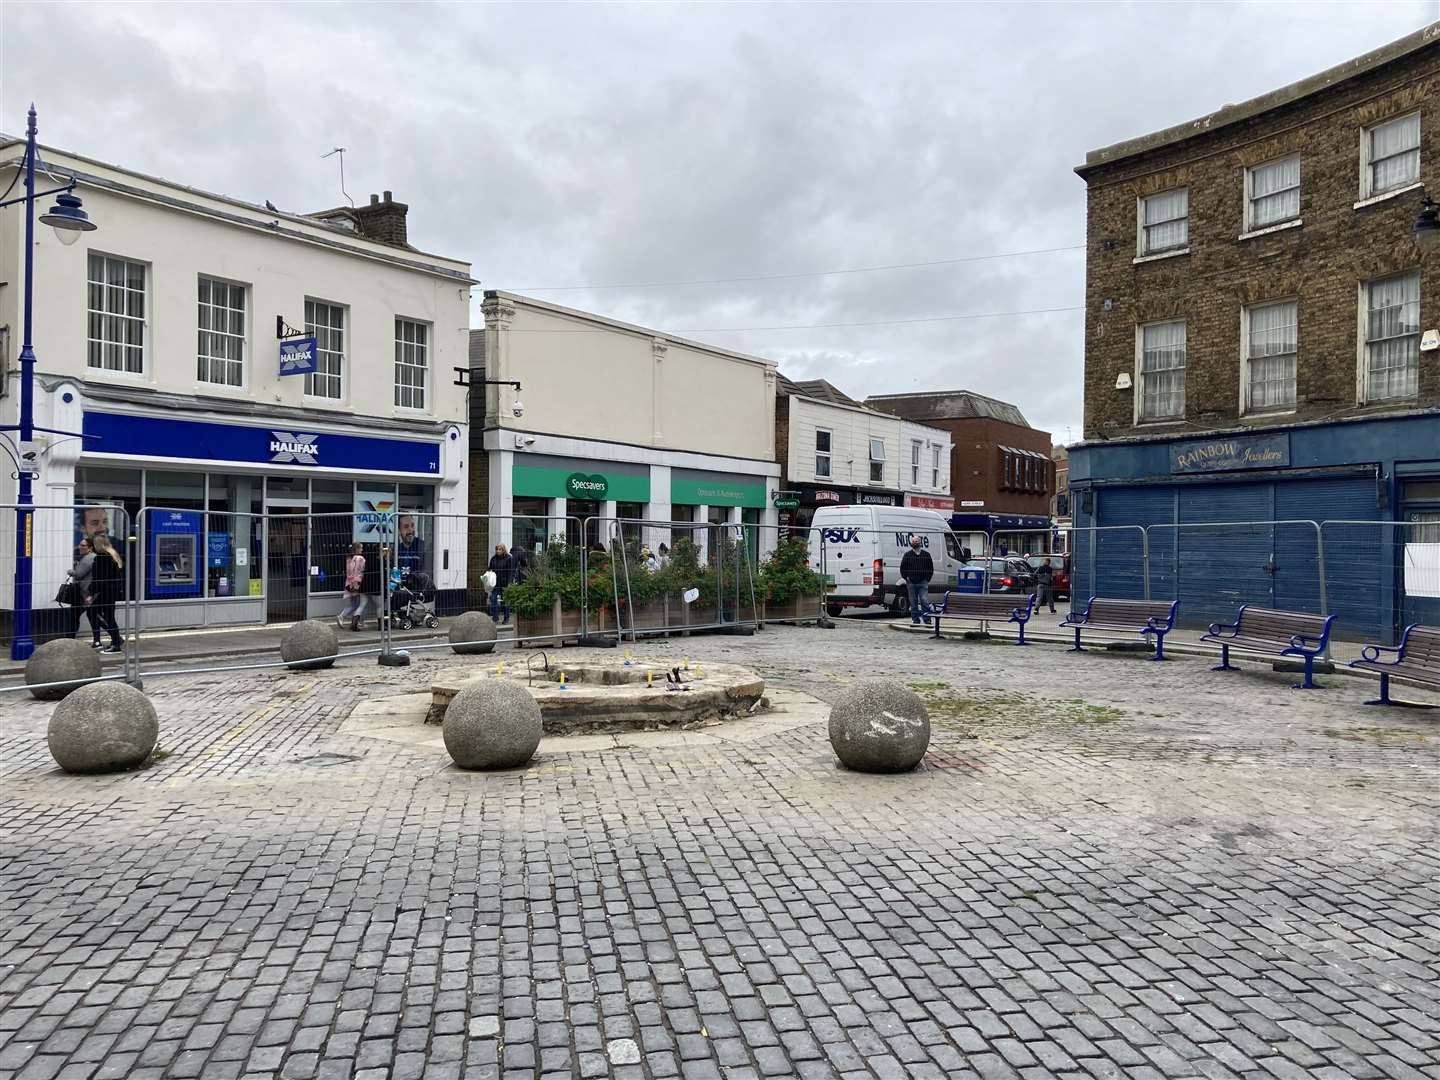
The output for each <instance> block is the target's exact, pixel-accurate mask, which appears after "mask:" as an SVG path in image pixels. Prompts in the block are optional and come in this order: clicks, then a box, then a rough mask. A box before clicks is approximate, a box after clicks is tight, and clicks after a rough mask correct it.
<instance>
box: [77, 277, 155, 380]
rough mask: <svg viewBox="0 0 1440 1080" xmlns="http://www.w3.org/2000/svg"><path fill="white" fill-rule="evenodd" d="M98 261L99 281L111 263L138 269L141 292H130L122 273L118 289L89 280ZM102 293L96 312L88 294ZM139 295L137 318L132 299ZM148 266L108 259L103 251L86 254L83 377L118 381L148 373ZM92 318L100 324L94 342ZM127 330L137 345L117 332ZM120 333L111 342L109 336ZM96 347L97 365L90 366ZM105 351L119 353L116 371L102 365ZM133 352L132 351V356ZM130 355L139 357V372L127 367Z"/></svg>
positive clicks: (104, 363) (140, 377)
mask: <svg viewBox="0 0 1440 1080" xmlns="http://www.w3.org/2000/svg"><path fill="white" fill-rule="evenodd" d="M94 259H99V260H101V268H102V269H101V275H102V279H103V278H105V275H106V274H107V272H108V271H109V269H110V266H111V264H112V263H118V264H120V266H122V267H126V268H128V267H132V266H133V267H138V268H139V269H140V275H141V285H140V288H139V289H138V290H137V289H132V288H130V286H129V284H128V280H129V273H128V270H127V271H126V272H125V274H124V277H123V278H122V283H121V284H119V285H112V284H108V283H107V281H106V280H101V281H98V282H97V281H96V280H95V279H94V278H93V277H92V276H91V269H92V268H91V260H94ZM97 287H98V288H99V289H100V290H101V300H100V307H99V308H96V307H94V306H92V303H91V299H92V298H91V290H92V289H93V288H97ZM137 292H138V294H139V297H140V300H139V307H140V314H139V315H132V314H130V308H131V299H132V297H133V295H134V294H136V293H137ZM117 300H118V301H119V302H120V303H119V307H118V308H115V309H114V310H112V307H114V303H115V301H117ZM149 312H150V264H149V263H145V262H140V261H139V260H138V259H127V258H125V256H123V255H108V254H106V253H105V252H103V251H89V252H87V253H86V257H85V373H86V375H87V376H90V375H105V376H112V377H115V378H121V379H143V378H145V377H146V374H147V373H148V371H149V369H150V362H149V361H150V357H149V355H148V354H149V349H150V333H149V331H150V317H149ZM95 318H98V319H99V320H100V323H99V325H100V336H99V337H98V338H97V337H95V336H94V334H93V333H92V332H91V331H92V328H93V327H92V322H93V320H94V319H95ZM124 328H128V329H129V330H130V331H132V332H133V333H135V334H138V336H139V338H140V340H139V342H138V343H136V342H133V341H128V340H126V338H127V336H128V335H127V334H126V333H123V332H120V331H122V330H123V329H124ZM111 331H116V332H120V333H118V334H117V336H116V337H114V338H112V337H110V336H108V335H109V332H111ZM97 346H98V347H99V357H100V363H99V364H95V363H92V362H91V355H92V353H93V351H94V349H95V347H97ZM107 348H115V349H118V350H120V351H119V353H118V356H119V358H120V366H119V367H110V366H109V365H108V364H107V363H106V362H105V353H106V350H107ZM132 350H133V351H134V352H133V353H132ZM131 355H138V356H139V368H138V369H132V368H131V367H130V357H131Z"/></svg>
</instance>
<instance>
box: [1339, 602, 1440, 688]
mask: <svg viewBox="0 0 1440 1080" xmlns="http://www.w3.org/2000/svg"><path fill="white" fill-rule="evenodd" d="M1416 629H1419V630H1425V629H1429V630H1435V629H1436V628H1434V627H1426V626H1424V625H1423V624H1422V623H1411V624H1410V625H1409V626H1407V627H1405V631H1404V632H1403V633H1402V634H1401V635H1400V644H1399V645H1396V646H1395V647H1394V648H1391V647H1390V646H1388V645H1366V646H1364V647H1363V648H1362V649H1361V650H1360V659H1359V660H1351V661H1350V666H1351V667H1353V668H1359V669H1360V670H1362V671H1374V672H1378V673H1379V675H1380V696H1379V697H1378V698H1376V699H1375V700H1373V701H1367V702H1365V704H1366V705H1391V706H1394V707H1395V708H1397V709H1433V708H1435V707H1436V706H1434V705H1431V704H1429V703H1427V702H1421V701H1392V700H1391V698H1390V676H1391V675H1392V674H1394V675H1395V676H1396V677H1397V678H1401V679H1407V678H1408V679H1413V680H1414V681H1415V682H1419V683H1422V684H1423V683H1424V682H1426V681H1433V682H1434V684H1435V688H1436V689H1440V668H1435V669H1433V670H1432V669H1430V668H1421V669H1420V670H1421V672H1422V673H1423V674H1424V675H1428V676H1429V677H1430V679H1429V680H1426V679H1424V678H1421V677H1418V676H1415V675H1412V674H1410V673H1409V672H1406V671H1394V672H1391V671H1387V670H1385V669H1386V668H1401V667H1404V666H1405V650H1406V647H1407V646H1408V645H1409V643H1410V631H1412V630H1416ZM1437 632H1440V631H1437ZM1381 653H1394V654H1395V659H1394V660H1381V659H1380V654H1381Z"/></svg>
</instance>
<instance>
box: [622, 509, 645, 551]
mask: <svg viewBox="0 0 1440 1080" xmlns="http://www.w3.org/2000/svg"><path fill="white" fill-rule="evenodd" d="M615 517H616V518H617V519H618V520H619V522H620V525H619V529H620V534H621V535H622V536H624V538H625V542H626V543H627V544H638V543H640V526H639V525H638V524H630V523H631V522H639V521H643V520H644V518H645V504H644V503H637V502H622V503H616V504H615Z"/></svg>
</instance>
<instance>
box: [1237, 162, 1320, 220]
mask: <svg viewBox="0 0 1440 1080" xmlns="http://www.w3.org/2000/svg"><path fill="white" fill-rule="evenodd" d="M1287 161H1293V162H1295V164H1296V166H1297V170H1296V173H1297V179H1296V180H1295V187H1294V188H1293V189H1292V188H1281V189H1280V191H1272V192H1270V194H1269V195H1262V196H1261V198H1266V199H1268V198H1274V197H1275V196H1276V195H1279V194H1281V193H1282V192H1286V191H1291V190H1293V191H1294V192H1295V193H1296V195H1295V213H1294V214H1292V215H1291V216H1290V217H1287V218H1280V219H1278V220H1276V221H1267V222H1265V224H1263V225H1262V224H1260V223H1259V222H1257V221H1256V220H1255V173H1256V172H1257V171H1259V170H1260V169H1265V168H1269V167H1270V166H1271V165H1283V164H1285V163H1286V162H1287ZM1300 165H1301V162H1300V155H1299V154H1286V155H1285V156H1284V157H1278V158H1271V159H1270V160H1269V161H1262V162H1260V164H1258V165H1252V166H1250V167H1249V168H1248V169H1246V170H1245V231H1246V232H1247V233H1248V232H1254V231H1256V230H1257V229H1278V228H1279V227H1280V226H1282V225H1289V224H1291V223H1294V222H1298V221H1299V220H1300V192H1301V190H1302V187H1301V185H1302V184H1303V183H1304V182H1305V175H1304V172H1303V170H1302V169H1301V168H1300V167H1299V166H1300Z"/></svg>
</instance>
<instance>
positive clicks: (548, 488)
mask: <svg viewBox="0 0 1440 1080" xmlns="http://www.w3.org/2000/svg"><path fill="white" fill-rule="evenodd" d="M516 457H517V458H518V457H520V455H518V454H517V455H516ZM510 479H511V483H512V485H513V491H514V494H515V495H516V496H519V497H521V498H532V499H533V498H542V499H577V500H592V501H594V502H608V501H610V500H612V499H613V500H614V501H616V502H638V503H647V502H649V501H650V471H649V470H648V469H646V470H645V472H644V473H643V474H642V475H639V476H636V475H634V474H631V473H626V472H615V471H606V470H605V468H604V467H603V466H601V467H600V468H596V469H591V468H578V469H577V468H554V467H551V466H547V465H522V464H520V463H519V462H518V461H517V462H516V464H515V466H514V470H513V472H512V473H511V477H510Z"/></svg>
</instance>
